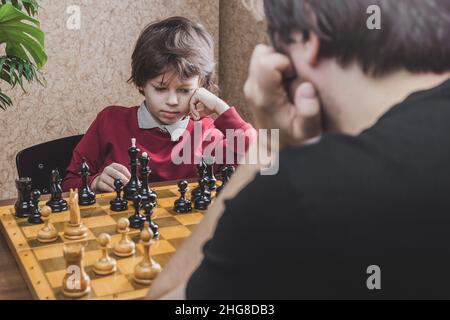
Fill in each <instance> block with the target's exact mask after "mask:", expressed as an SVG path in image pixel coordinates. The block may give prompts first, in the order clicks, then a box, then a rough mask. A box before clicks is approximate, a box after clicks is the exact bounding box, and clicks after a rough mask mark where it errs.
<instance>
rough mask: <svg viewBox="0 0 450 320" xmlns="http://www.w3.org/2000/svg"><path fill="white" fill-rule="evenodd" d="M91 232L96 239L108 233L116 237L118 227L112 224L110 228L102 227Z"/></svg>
mask: <svg viewBox="0 0 450 320" xmlns="http://www.w3.org/2000/svg"><path fill="white" fill-rule="evenodd" d="M91 231H92V234H93V235H94V236H95V237H98V236H99V235H101V234H102V233H107V234H109V235H115V234H116V233H117V225H116V224H112V225H109V226H102V227H98V228H91Z"/></svg>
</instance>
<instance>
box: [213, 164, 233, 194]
mask: <svg viewBox="0 0 450 320" xmlns="http://www.w3.org/2000/svg"><path fill="white" fill-rule="evenodd" d="M234 171H235V168H234V166H224V167H223V168H222V169H221V170H220V176H221V180H222V185H220V186H219V187H218V188H217V189H216V196H218V195H219V194H220V193H221V192H222V190H223V188H224V187H225V186H226V185H227V183H228V181H230V179H231V176H232V175H233V174H234Z"/></svg>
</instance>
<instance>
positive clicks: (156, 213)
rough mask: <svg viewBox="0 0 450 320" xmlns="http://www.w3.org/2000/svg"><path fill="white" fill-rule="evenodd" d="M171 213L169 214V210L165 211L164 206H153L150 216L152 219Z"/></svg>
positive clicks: (167, 215)
mask: <svg viewBox="0 0 450 320" xmlns="http://www.w3.org/2000/svg"><path fill="white" fill-rule="evenodd" d="M171 216H172V215H171V214H170V212H169V211H167V210H166V209H164V208H155V209H154V210H153V215H152V218H153V219H158V218H166V217H171Z"/></svg>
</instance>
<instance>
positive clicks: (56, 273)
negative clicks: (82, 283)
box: [0, 184, 204, 300]
mask: <svg viewBox="0 0 450 320" xmlns="http://www.w3.org/2000/svg"><path fill="white" fill-rule="evenodd" d="M194 187H196V184H190V185H189V189H190V190H192V189H193V188H194ZM153 190H154V191H155V192H156V193H157V195H158V207H157V208H155V209H154V214H153V221H155V222H156V223H157V224H158V225H159V232H160V238H159V239H158V240H156V239H154V240H153V244H152V245H151V256H152V259H154V260H155V261H156V262H158V263H159V264H160V265H161V266H162V268H163V269H164V266H165V265H166V263H167V261H168V260H169V259H170V257H171V256H172V255H173V254H174V253H175V252H176V250H177V248H178V247H179V246H180V245H181V243H182V242H183V241H184V240H185V239H186V237H188V236H189V235H190V234H191V232H192V230H193V228H194V227H195V226H196V225H197V224H198V223H199V222H200V221H201V220H202V218H203V214H204V212H202V211H198V210H195V209H193V211H192V212H190V213H187V214H178V213H176V212H175V211H174V210H173V206H174V202H175V200H176V199H178V198H179V193H178V186H177V185H168V186H158V187H154V188H153ZM187 196H188V198H190V194H189V193H188V194H187ZM114 197H115V194H104V195H97V203H96V204H94V205H91V206H86V207H81V206H80V209H81V217H82V221H83V223H84V224H85V226H86V227H88V229H89V231H88V238H87V239H84V240H82V241H80V242H83V245H84V246H85V256H84V259H83V263H84V266H85V269H86V272H87V274H88V275H89V277H90V279H91V292H90V293H89V294H88V295H87V296H85V297H83V298H82V299H93V300H110V299H120V300H128V299H140V298H143V297H145V296H146V294H147V293H148V291H149V290H151V286H150V287H146V286H143V285H139V284H137V283H136V282H135V281H134V280H133V273H134V268H135V266H136V265H137V264H138V263H139V262H140V261H141V260H142V256H143V250H144V249H143V246H142V244H140V243H139V234H140V230H132V231H131V232H130V233H129V237H130V238H131V239H132V240H133V241H134V242H135V243H136V253H135V255H134V256H132V257H128V258H120V257H117V256H115V255H114V254H113V252H112V250H110V255H111V257H113V258H114V259H116V260H117V271H116V272H115V273H114V274H113V275H109V276H98V275H96V274H95V273H94V272H93V265H94V264H95V262H96V261H97V260H98V259H99V258H100V257H101V250H100V249H99V248H98V243H97V237H98V236H99V235H100V234H102V233H107V234H109V235H110V236H111V239H112V241H111V244H112V245H114V244H115V243H116V242H118V241H119V240H120V237H121V235H120V234H118V233H117V231H116V229H117V222H118V220H119V219H121V218H124V217H125V218H128V217H129V216H130V215H132V214H133V213H134V209H133V206H132V205H131V206H129V208H128V210H127V211H124V212H113V211H111V210H110V204H109V202H110V200H112V199H113V198H114ZM44 205H45V201H42V202H40V203H39V206H40V207H41V206H44ZM0 221H1V228H0V229H1V231H2V232H3V234H4V235H5V238H6V239H7V241H8V245H9V247H10V249H11V251H12V252H13V254H14V256H15V258H16V261H17V264H18V265H19V267H20V270H21V272H22V274H23V276H24V278H25V280H26V282H27V284H28V287H29V288H30V291H31V292H32V294H33V296H34V297H35V298H36V299H41V300H63V299H68V298H66V297H65V296H64V295H63V292H62V283H63V278H64V275H65V273H66V261H65V259H64V258H63V247H64V245H65V244H66V243H68V242H72V243H73V242H77V241H69V240H66V239H65V238H64V237H63V229H64V226H65V224H66V223H67V221H69V212H68V211H65V212H61V213H53V214H52V215H51V217H50V221H51V223H53V225H54V226H55V227H56V229H57V231H58V240H57V241H55V242H53V243H50V244H43V243H40V242H39V241H38V240H37V233H38V231H39V230H40V228H42V225H30V224H29V223H28V222H27V219H26V218H25V219H18V218H16V217H15V211H14V205H10V206H4V207H0Z"/></svg>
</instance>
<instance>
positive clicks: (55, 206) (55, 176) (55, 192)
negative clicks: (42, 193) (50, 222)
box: [46, 169, 69, 213]
mask: <svg viewBox="0 0 450 320" xmlns="http://www.w3.org/2000/svg"><path fill="white" fill-rule="evenodd" d="M61 182H62V179H61V176H60V175H59V171H58V169H55V170H53V171H52V174H51V178H50V193H51V198H50V200H49V201H47V203H46V204H47V206H49V207H50V208H52V212H53V213H56V212H62V211H66V210H68V209H69V207H68V205H67V201H66V200H64V199H63V197H62V188H61Z"/></svg>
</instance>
